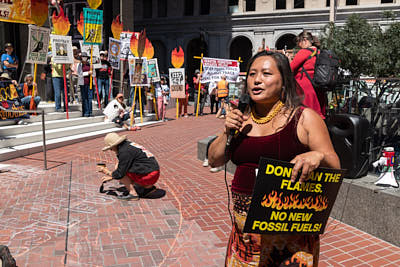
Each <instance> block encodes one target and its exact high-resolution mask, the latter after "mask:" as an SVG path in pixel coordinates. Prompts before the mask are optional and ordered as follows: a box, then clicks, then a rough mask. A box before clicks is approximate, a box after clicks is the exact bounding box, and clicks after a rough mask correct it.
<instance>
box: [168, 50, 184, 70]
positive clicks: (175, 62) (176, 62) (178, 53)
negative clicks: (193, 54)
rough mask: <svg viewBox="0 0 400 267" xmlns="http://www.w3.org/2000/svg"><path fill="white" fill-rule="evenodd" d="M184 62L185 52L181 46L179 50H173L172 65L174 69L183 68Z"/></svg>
mask: <svg viewBox="0 0 400 267" xmlns="http://www.w3.org/2000/svg"><path fill="white" fill-rule="evenodd" d="M183 62H185V53H184V52H183V49H182V47H181V46H179V47H178V50H177V49H176V48H175V49H174V50H172V53H171V63H172V66H174V68H180V67H182V65H183Z"/></svg>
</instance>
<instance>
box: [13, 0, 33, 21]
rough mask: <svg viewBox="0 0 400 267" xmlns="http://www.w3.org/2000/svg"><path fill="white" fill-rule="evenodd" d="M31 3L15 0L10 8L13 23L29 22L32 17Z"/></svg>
mask: <svg viewBox="0 0 400 267" xmlns="http://www.w3.org/2000/svg"><path fill="white" fill-rule="evenodd" d="M30 9H31V2H30V1H24V0H15V1H13V2H12V6H11V7H10V15H9V16H8V17H9V19H10V20H11V21H14V20H15V21H18V20H23V21H28V20H29V17H30V14H29V12H30Z"/></svg>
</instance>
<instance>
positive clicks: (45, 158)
mask: <svg viewBox="0 0 400 267" xmlns="http://www.w3.org/2000/svg"><path fill="white" fill-rule="evenodd" d="M0 110H2V111H4V112H11V113H29V114H36V113H40V114H41V116H42V140H43V161H44V169H45V170H47V147H46V126H45V120H44V110H9V109H5V108H4V107H1V106H0ZM22 120H23V119H22Z"/></svg>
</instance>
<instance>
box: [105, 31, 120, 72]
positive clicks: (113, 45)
mask: <svg viewBox="0 0 400 267" xmlns="http://www.w3.org/2000/svg"><path fill="white" fill-rule="evenodd" d="M120 54H121V41H120V40H117V39H114V38H112V37H110V38H109V41H108V61H109V62H110V64H111V67H112V68H113V69H115V70H119V61H120V58H119V57H120Z"/></svg>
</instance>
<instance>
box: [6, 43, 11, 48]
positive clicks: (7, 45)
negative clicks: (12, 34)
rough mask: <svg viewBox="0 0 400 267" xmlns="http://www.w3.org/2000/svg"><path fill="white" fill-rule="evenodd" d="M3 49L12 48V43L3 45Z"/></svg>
mask: <svg viewBox="0 0 400 267" xmlns="http://www.w3.org/2000/svg"><path fill="white" fill-rule="evenodd" d="M4 47H5V48H7V47H13V45H12V43H6V44H5V45H4Z"/></svg>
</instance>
